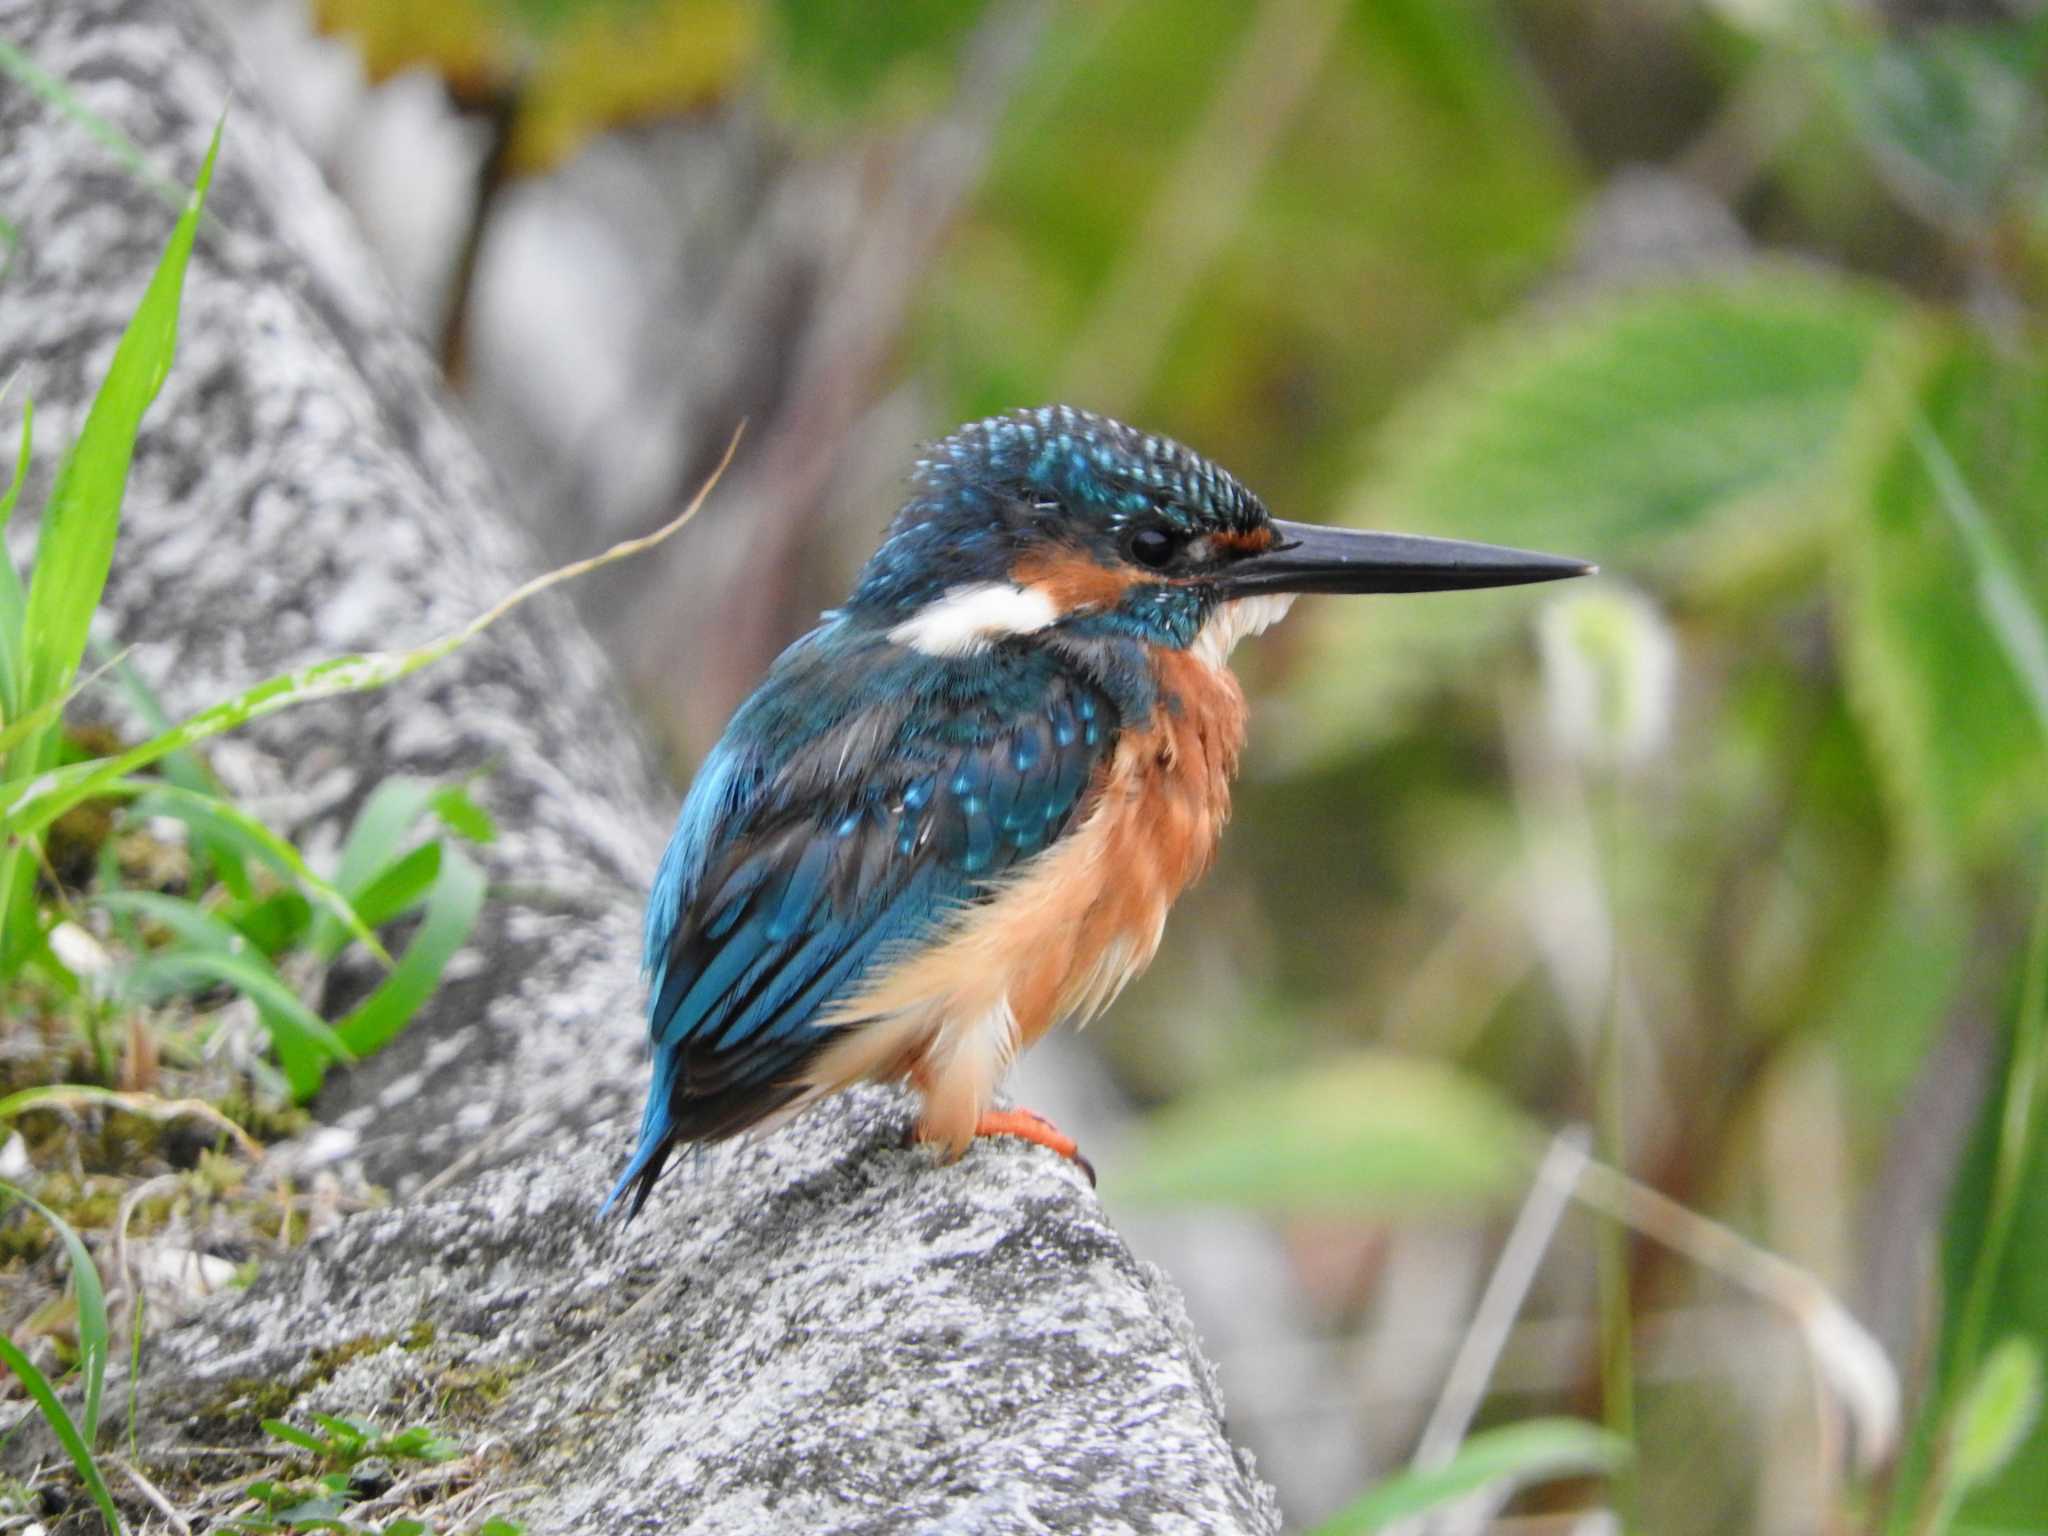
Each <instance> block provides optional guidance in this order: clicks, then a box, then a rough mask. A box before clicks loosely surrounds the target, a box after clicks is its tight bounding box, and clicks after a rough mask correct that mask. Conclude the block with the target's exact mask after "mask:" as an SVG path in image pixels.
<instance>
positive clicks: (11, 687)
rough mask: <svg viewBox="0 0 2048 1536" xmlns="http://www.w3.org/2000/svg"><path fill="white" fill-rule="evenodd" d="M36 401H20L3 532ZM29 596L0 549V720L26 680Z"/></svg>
mask: <svg viewBox="0 0 2048 1536" xmlns="http://www.w3.org/2000/svg"><path fill="white" fill-rule="evenodd" d="M35 415H36V413H35V403H34V402H33V401H26V400H25V401H23V402H22V407H21V446H20V448H18V449H17V450H16V451H15V455H14V475H13V478H12V479H10V480H9V481H8V484H7V494H6V495H5V496H0V533H4V532H5V531H6V528H7V524H8V522H9V521H10V520H11V519H12V518H13V516H14V506H15V503H16V502H17V501H19V500H20V499H21V487H22V483H23V482H24V481H25V480H27V479H28V464H29V444H30V442H31V439H32V437H33V433H34V427H35ZM27 602H28V597H27V594H26V593H24V592H23V591H22V589H21V577H20V575H19V574H18V573H17V572H16V571H15V569H14V560H13V557H12V556H10V555H7V554H5V553H4V552H0V719H4V720H6V721H9V722H12V721H13V720H14V719H15V718H16V716H17V715H19V714H20V712H21V690H22V688H23V686H24V683H25V681H26V680H25V679H24V677H23V676H22V655H21V625H22V615H23V611H24V609H25V607H26V605H27Z"/></svg>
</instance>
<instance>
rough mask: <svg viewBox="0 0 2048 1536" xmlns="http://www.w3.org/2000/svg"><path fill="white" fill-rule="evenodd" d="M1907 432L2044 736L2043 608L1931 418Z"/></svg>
mask: <svg viewBox="0 0 2048 1536" xmlns="http://www.w3.org/2000/svg"><path fill="white" fill-rule="evenodd" d="M1909 432H1910V436H1911V439H1912V443H1913V449H1914V451H1915V452H1916V453H1917V454H1919V456H1920V462H1921V465H1922V467H1923V468H1925V470H1926V471H1927V478H1928V479H1929V480H1930V481H1931V482H1932V483H1933V485H1934V490H1935V496H1936V499H1937V500H1938V501H1940V503H1941V506H1942V510H1943V511H1945V512H1947V513H1948V516H1949V520H1950V521H1951V522H1953V523H1954V524H1955V526H1956V531H1957V532H1958V533H1959V534H1961V535H1962V540H1963V547H1964V548H1965V549H1967V550H1968V551H1969V555H1970V564H1971V566H1972V567H1973V568H1974V569H1975V571H1976V576H1977V606H1978V608H1979V609H1980V610H1981V611H1982V613H1983V615H1984V622H1985V624H1986V625H1987V626H1988V627H1989V628H1990V630H1991V633H1992V634H1994V635H1995V636H1997V637H1998V644H1999V648H2000V649H2001V650H2003V651H2004V652H2005V656H2006V660H2007V661H2009V662H2011V663H2012V669H2013V671H2014V673H2015V674H2017V676H2018V677H2019V680H2020V683H2021V685H2022V686H2023V687H2024V688H2025V689H2026V693H2027V698H2028V699H2029V701H2031V702H2032V704H2033V706H2034V718H2035V720H2036V722H2037V723H2038V724H2039V725H2040V727H2041V731H2042V733H2043V735H2048V623H2044V622H2043V621H2042V617H2041V613H2040V610H2039V609H2037V608H2036V607H2035V606H2034V603H2033V601H2032V600H2031V599H2030V598H2029V597H2028V595H2027V586H2026V581H2025V579H2024V578H2023V577H2022V576H2021V575H2020V565H2019V562H2018V561H2017V560H2015V559H2014V558H2013V555H2012V552H2011V551H2010V550H2009V549H2007V548H2006V546H2005V542H2004V540H2002V539H2001V538H1999V536H1998V532H1997V530H1996V528H1995V527H1994V526H1993V524H1992V521H1991V519H1990V518H1989V517H1988V516H1987V515H1986V514H1985V512H1984V508H1983V507H1982V506H1981V505H1979V503H1978V501H1977V497H1976V495H1975V493H1974V492H1972V491H1971V489H1970V484H1969V481H1968V480H1966V479H1965V478H1964V477H1963V471H1962V468H1961V466H1960V465H1958V464H1957V463H1956V461H1955V458H1954V457H1953V455H1951V454H1950V453H1949V451H1948V448H1947V446H1946V445H1945V444H1944V443H1943V442H1942V440H1941V438H1940V436H1939V435H1938V434H1937V433H1936V432H1935V430H1934V428H1933V427H1932V426H1931V425H1930V424H1929V423H1928V421H1927V418H1926V417H1925V416H1916V417H1914V419H1913V422H1912V424H1911V427H1910V429H1909Z"/></svg>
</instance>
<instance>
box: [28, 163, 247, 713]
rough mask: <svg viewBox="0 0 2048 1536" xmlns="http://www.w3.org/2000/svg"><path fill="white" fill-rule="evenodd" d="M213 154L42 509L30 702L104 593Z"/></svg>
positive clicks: (51, 681)
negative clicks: (131, 471) (130, 468)
mask: <svg viewBox="0 0 2048 1536" xmlns="http://www.w3.org/2000/svg"><path fill="white" fill-rule="evenodd" d="M219 152H220V129H219V128H218V127H216V128H215V130H214V135H213V142H212V144H211V145H209V146H208V148H207V151H206V159H205V161H204V162H203V163H202V164H201V166H200V168H199V181H198V184H197V185H196V186H195V187H194V188H193V192H192V196H191V199H190V200H189V201H188V202H187V203H186V206H185V211H184V212H183V213H182V214H181V215H180V216H179V218H178V223H177V227H176V228H175V229H174V230H173V231H172V232H171V239H170V243H169V245H168V246H166V247H165V250H164V254H163V258H162V260H161V261H159V262H158V263H157V268H156V272H155V273H154V274H153V275H152V276H151V278H150V280H149V288H148V290H147V292H145V293H144V294H143V297H142V303H141V304H140V305H139V306H137V308H136V311H135V315H134V318H133V319H131V320H130V321H129V322H128V328H127V329H126V330H125V331H124V332H122V335H121V340H120V343H119V344H118V345H117V346H116V348H115V349H114V361H113V363H112V364H111V365H110V366H109V367H108V369H107V376H106V379H105V381H104V382H102V383H101V385H100V388H99V392H98V393H97V394H96V395H95V396H94V397H93V403H92V408H91V409H90V410H89V411H88V412H87V414H86V418H85V425H84V426H83V427H81V428H80V429H79V434H78V439H77V441H76V442H74V443H73V444H72V445H71V451H70V452H69V453H68V454H66V455H65V458H64V463H63V465H62V467H61V468H59V470H58V471H57V483H56V485H55V486H54V487H53V488H52V489H51V492H50V503H49V506H48V507H47V508H46V509H45V510H44V513H43V521H42V528H41V530H40V532H39V534H38V537H37V542H36V562H35V571H34V574H33V576H32V577H31V578H30V581H29V591H28V608H27V612H26V615H25V617H24V622H23V648H24V650H25V652H26V655H25V658H24V660H25V662H26V664H27V683H28V686H27V689H26V691H25V693H24V696H23V702H24V703H25V704H27V705H30V706H33V705H35V704H39V703H41V702H42V701H44V700H45V699H49V698H53V697H55V696H57V695H59V694H61V693H63V692H64V690H65V689H66V688H67V687H68V686H69V684H70V682H71V678H72V676H73V674H74V673H75V672H76V671H77V670H78V663H79V660H80V658H81V657H83V656H84V654H85V641H86V632H87V629H88V627H89V626H90V624H91V622H92V616H93V612H94V610H95V609H97V608H98V607H99V602H100V594H101V593H102V592H103V591H104V590H105V588H106V583H107V572H108V570H109V568H110V567H111V566H112V563H113V558H114V540H115V536H116V534H117V533H118V531H119V528H120V522H121V498H122V495H123V493H124V491H125V490H126V488H127V483H128V466H129V463H130V461H131V460H132V459H133V457H134V453H135V438H136V434H137V433H138V432H139V431H140V430H141V427H142V416H143V412H144V411H146V410H147V409H148V408H149V405H150V403H151V402H152V401H153V400H155V399H156V396H157V392H158V390H160V389H161V388H162V387H163V381H164V378H165V376H166V375H167V374H168V373H169V372H170V367H171V358H172V355H173V353H174V352H175V351H176V348H177V340H178V304H179V299H180V298H181V296H182V294H183V292H184V285H185V268H186V264H187V262H188V261H189V259H190V257H191V254H192V242H193V238H194V237H195V235H196V234H197V233H198V229H199V212H200V209H201V207H202V206H203V205H204V203H205V201H206V192H207V188H208V186H209V184H210V183H211V182H212V179H213V166H214V159H215V157H216V156H217V155H218V154H219Z"/></svg>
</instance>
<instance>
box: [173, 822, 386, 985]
mask: <svg viewBox="0 0 2048 1536" xmlns="http://www.w3.org/2000/svg"><path fill="white" fill-rule="evenodd" d="M136 810H137V811H138V813H140V814H143V815H158V816H171V817H175V818H176V819H177V820H179V821H182V822H184V823H185V824H186V826H188V827H190V828H192V829H193V831H194V832H195V833H198V834H202V835H204V836H205V837H207V838H208V839H210V840H211V841H212V842H213V843H215V844H216V845H225V846H227V847H230V848H232V849H234V850H235V853H236V856H237V857H238V858H240V859H245V860H254V861H256V862H257V863H260V864H263V865H266V866H267V867H268V868H270V869H271V870H272V871H273V872H274V873H276V874H277V875H278V876H279V877H280V878H281V879H283V880H286V881H288V882H290V883H291V884H294V885H296V886H297V887H298V888H299V889H300V890H302V891H304V892H305V893H306V896H307V899H308V900H310V901H311V902H312V903H313V904H314V905H315V906H316V907H317V908H319V910H320V915H321V917H322V918H324V919H325V920H326V921H327V922H329V923H330V924H332V925H333V928H334V930H335V931H336V932H338V933H343V934H346V935H347V936H348V937H349V938H352V939H354V940H355V941H356V942H357V943H358V944H361V945H362V946H363V947H364V948H365V949H367V950H369V951H370V953H371V954H373V955H375V956H376V957H377V959H378V960H379V961H381V962H382V963H383V964H385V965H387V966H388V965H390V964H391V956H390V955H389V954H388V953H387V952H386V951H385V948H384V946H383V945H382V944H381V943H379V942H378V939H377V935H376V934H375V933H373V932H372V931H371V926H372V925H371V924H370V923H369V922H368V921H366V920H365V919H364V917H363V915H362V914H361V913H360V912H358V911H357V910H356V908H355V905H354V904H353V903H352V902H351V901H350V900H349V897H348V895H347V893H346V892H345V891H344V890H342V889H341V888H339V887H337V886H335V885H333V884H330V883H329V882H328V881H326V880H323V879H321V878H320V876H318V875H317V874H315V873H314V872H313V868H312V866H311V865H310V864H308V863H307V862H306V859H305V856H304V855H303V854H301V853H300V852H299V850H298V849H297V848H295V847H293V846H292V844H291V843H290V842H289V841H288V840H287V839H285V838H283V837H280V836H278V834H277V833H275V832H273V831H271V829H270V828H269V827H266V826H265V825H264V824H263V823H262V822H261V821H260V820H258V819H257V818H256V817H254V816H252V815H250V814H249V813H248V812H247V811H245V810H243V809H242V808H241V807H240V806H238V805H236V804H235V803H234V802H233V801H232V800H227V799H223V798H221V797H219V796H217V795H212V794H207V793H203V792H196V791H194V790H190V789H187V788H185V787H183V786H182V785H177V784H156V785H152V786H150V787H149V789H148V791H147V793H146V794H145V795H144V796H143V798H142V799H141V801H140V802H139V803H138V804H137V806H136Z"/></svg>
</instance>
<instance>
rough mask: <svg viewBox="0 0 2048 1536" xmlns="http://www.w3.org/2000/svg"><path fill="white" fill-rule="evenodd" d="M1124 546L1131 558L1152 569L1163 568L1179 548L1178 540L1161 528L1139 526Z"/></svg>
mask: <svg viewBox="0 0 2048 1536" xmlns="http://www.w3.org/2000/svg"><path fill="white" fill-rule="evenodd" d="M1124 548H1125V549H1126V550H1127V551H1128V552H1129V554H1130V557H1131V559H1132V560H1134V561H1136V562H1137V563H1138V564H1139V565H1143V566H1148V567H1150V568H1151V569H1152V570H1155V571H1157V570H1163V569H1164V568H1165V566H1166V565H1167V563H1168V562H1169V561H1171V560H1172V559H1173V557H1174V555H1175V553H1176V552H1177V551H1178V550H1179V549H1180V540H1178V539H1176V538H1175V537H1174V536H1173V535H1172V534H1170V533H1168V532H1166V531H1165V530H1164V529H1161V528H1140V529H1139V530H1138V531H1137V532H1136V533H1134V534H1132V535H1131V537H1130V542H1129V543H1127V544H1126V545H1125V546H1124Z"/></svg>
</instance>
